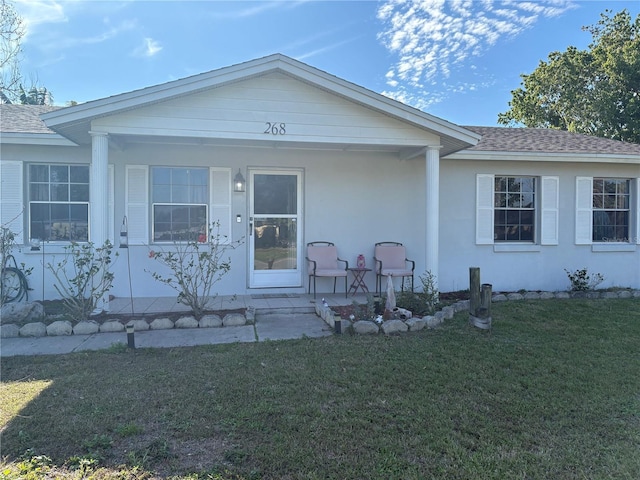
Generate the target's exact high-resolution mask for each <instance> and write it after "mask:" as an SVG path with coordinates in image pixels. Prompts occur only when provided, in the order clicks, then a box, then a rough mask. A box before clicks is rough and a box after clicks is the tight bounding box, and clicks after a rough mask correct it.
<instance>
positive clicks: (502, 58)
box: [12, 0, 640, 126]
mask: <svg viewBox="0 0 640 480" xmlns="http://www.w3.org/2000/svg"><path fill="white" fill-rule="evenodd" d="M12 3H13V5H14V7H15V8H16V10H17V12H18V13H19V15H20V16H21V17H22V18H23V20H24V21H25V25H26V28H27V35H26V37H25V39H24V40H23V58H22V71H23V74H24V75H25V76H26V77H27V78H29V79H31V80H34V79H35V80H36V81H37V83H38V84H39V85H41V86H45V87H47V88H48V89H49V90H50V91H51V92H52V93H53V96H54V103H55V104H56V105H65V104H66V103H67V102H68V101H70V100H75V101H78V102H84V101H88V100H95V99H98V98H103V97H107V96H110V95H115V94H119V93H124V92H128V91H131V90H135V89H139V88H143V87H147V86H150V85H156V84H159V83H164V82H167V81H171V80H175V79H179V78H184V77H187V76H189V75H194V74H197V73H201V72H206V71H209V70H214V69H217V68H221V67H225V66H229V65H233V64H237V63H241V62H244V61H247V60H251V59H254V58H259V57H263V56H266V55H270V54H272V53H283V54H285V55H288V56H290V57H293V58H296V59H298V60H300V61H302V62H305V63H308V64H309V65H312V66H314V67H317V68H320V69H321V70H324V71H327V72H329V73H331V74H333V75H336V76H338V77H341V78H343V79H345V80H348V81H351V82H354V83H356V84H359V85H361V86H363V87H365V88H368V89H370V90H373V91H375V92H378V93H384V94H385V95H388V96H390V97H392V98H395V99H398V100H401V101H404V102H405V103H407V104H409V105H412V106H415V107H418V108H420V109H422V110H424V111H426V112H428V113H430V114H433V115H436V116H438V117H441V118H444V119H446V120H449V121H451V122H454V123H457V124H460V125H489V126H491V125H496V120H497V116H498V113H500V112H504V111H506V110H507V109H508V101H509V100H510V98H511V94H510V92H511V90H513V89H515V88H517V87H518V86H519V85H520V76H519V75H520V74H521V73H530V72H531V71H533V70H534V69H535V68H536V66H537V65H538V63H539V62H540V60H545V59H547V56H548V54H549V53H550V52H552V51H564V50H565V49H566V48H567V47H568V46H570V45H573V46H576V47H578V48H580V49H584V48H586V47H587V45H588V44H589V43H590V41H591V36H590V34H589V33H588V32H583V31H582V29H581V27H582V26H584V25H593V24H596V23H597V21H598V20H599V19H600V13H602V12H604V11H605V9H607V8H608V9H610V10H612V11H613V12H618V11H620V10H622V9H624V8H626V9H627V10H629V12H630V13H631V14H632V16H633V17H634V18H635V17H636V16H637V15H638V14H640V2H639V1H637V0H633V1H623V0H620V1H615V0H613V1H611V0H610V1H606V2H605V1H597V0H591V1H578V0H534V1H524V0H455V1H454V0H423V1H415V2H411V1H386V0H381V1H351V2H349V1H324V2H316V1H295V0H286V1H267V0H265V1H257V2H243V1H233V2H223V1H204V0H202V1H160V0H156V1H140V0H129V1H94V0H74V1H49V0H13V2H12Z"/></svg>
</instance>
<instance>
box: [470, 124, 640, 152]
mask: <svg viewBox="0 0 640 480" xmlns="http://www.w3.org/2000/svg"><path fill="white" fill-rule="evenodd" d="M464 128H466V129H468V130H471V131H472V132H475V133H479V134H480V135H482V139H481V140H480V142H478V144H477V145H475V146H473V147H471V148H468V149H467V150H468V151H476V152H477V151H486V152H530V153H578V154H610V155H611V154H614V155H640V144H637V143H628V142H621V141H619V140H611V139H609V138H602V137H592V136H589V135H584V134H581V133H572V132H567V131H565V130H554V129H550V128H507V127H475V126H465V127H464Z"/></svg>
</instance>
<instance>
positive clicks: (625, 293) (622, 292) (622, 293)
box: [618, 290, 631, 298]
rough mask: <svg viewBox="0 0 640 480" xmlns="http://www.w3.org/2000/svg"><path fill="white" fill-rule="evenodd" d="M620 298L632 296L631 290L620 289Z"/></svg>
mask: <svg viewBox="0 0 640 480" xmlns="http://www.w3.org/2000/svg"><path fill="white" fill-rule="evenodd" d="M618 298H631V292H630V291H629V290H620V291H619V292H618Z"/></svg>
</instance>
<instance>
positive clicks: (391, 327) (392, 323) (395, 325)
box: [380, 319, 409, 334]
mask: <svg viewBox="0 0 640 480" xmlns="http://www.w3.org/2000/svg"><path fill="white" fill-rule="evenodd" d="M380 328H381V329H382V331H383V332H384V333H385V334H389V333H395V332H406V331H407V330H409V327H408V326H407V324H406V323H404V322H403V321H402V320H395V319H394V320H387V321H386V322H384V323H383V324H382V326H381V327H380Z"/></svg>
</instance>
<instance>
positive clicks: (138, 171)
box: [125, 165, 149, 245]
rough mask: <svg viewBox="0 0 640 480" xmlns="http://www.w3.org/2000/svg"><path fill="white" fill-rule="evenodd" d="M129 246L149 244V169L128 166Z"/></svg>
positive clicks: (126, 201) (127, 210)
mask: <svg viewBox="0 0 640 480" xmlns="http://www.w3.org/2000/svg"><path fill="white" fill-rule="evenodd" d="M125 205H126V212H127V223H128V225H129V245H145V244H148V243H149V167H148V166H147V165H127V179H126V198H125Z"/></svg>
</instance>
